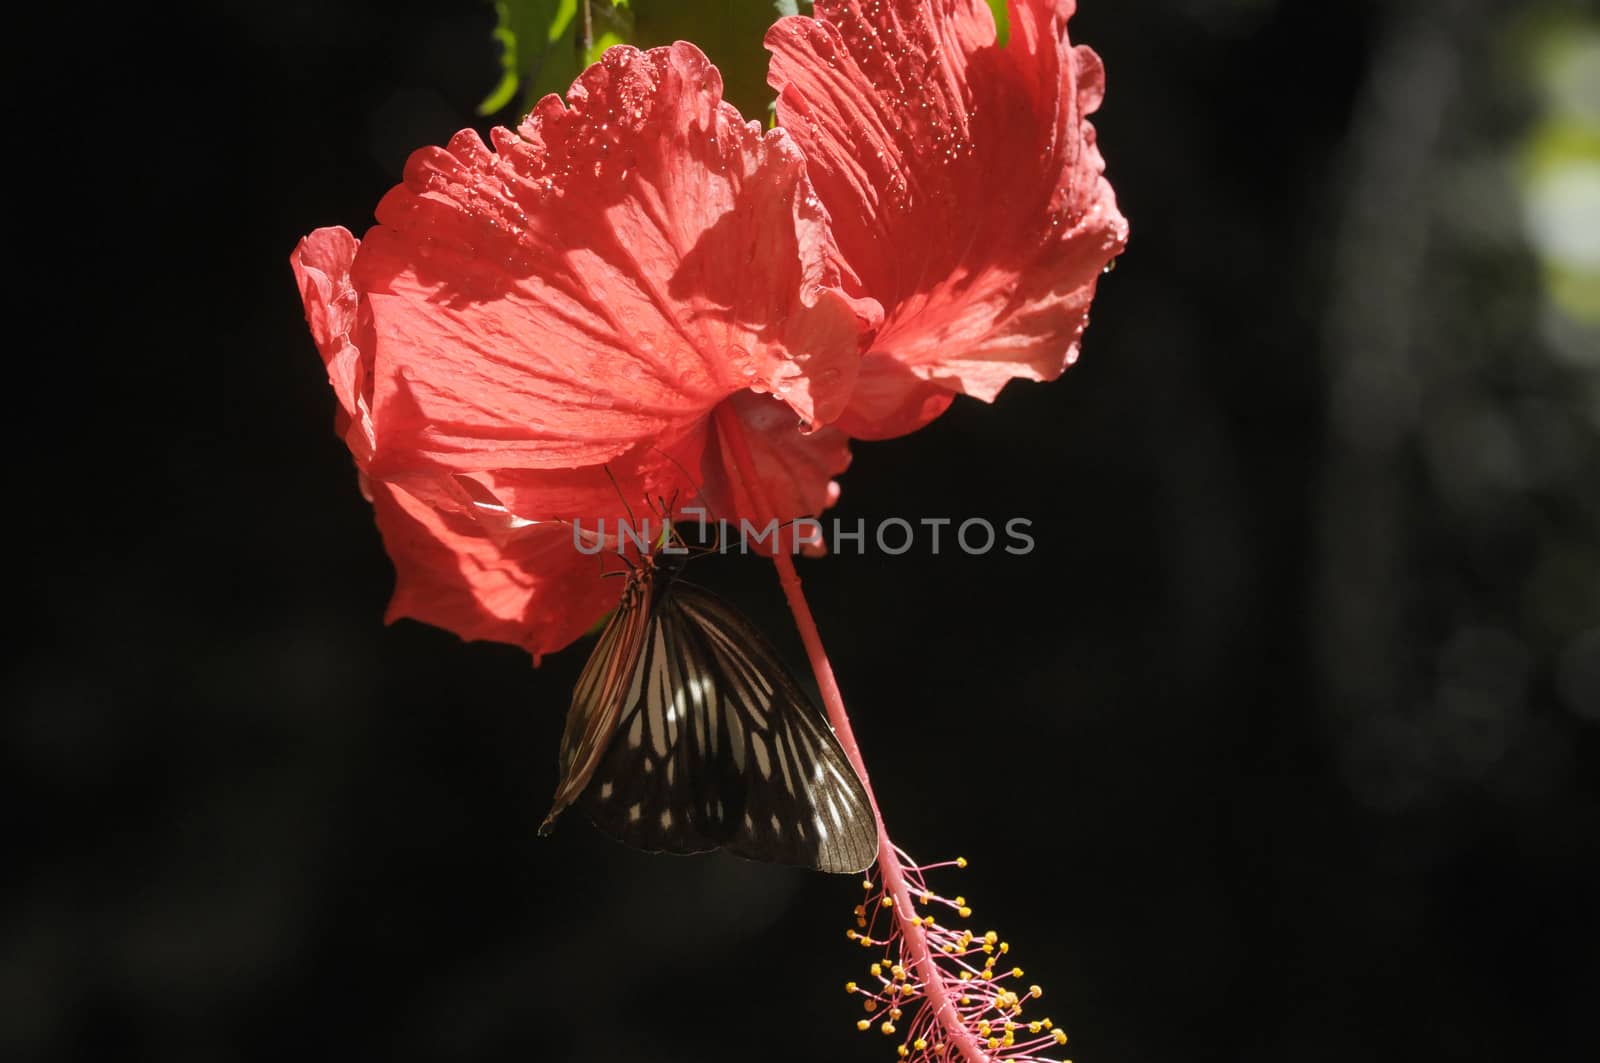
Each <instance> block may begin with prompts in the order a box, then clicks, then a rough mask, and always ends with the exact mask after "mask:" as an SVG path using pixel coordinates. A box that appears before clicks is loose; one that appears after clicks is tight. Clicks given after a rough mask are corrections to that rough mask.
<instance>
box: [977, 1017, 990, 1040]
mask: <svg viewBox="0 0 1600 1063" xmlns="http://www.w3.org/2000/svg"><path fill="white" fill-rule="evenodd" d="M978 1036H979V1037H988V1036H989V1023H988V1022H987V1021H984V1022H980V1023H978Z"/></svg>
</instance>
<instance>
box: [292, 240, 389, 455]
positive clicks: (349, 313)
mask: <svg viewBox="0 0 1600 1063" xmlns="http://www.w3.org/2000/svg"><path fill="white" fill-rule="evenodd" d="M359 246H360V242H359V241H358V240H357V239H356V238H355V237H354V236H352V235H351V234H350V231H349V230H348V229H344V228H342V227H338V226H335V227H332V228H327V229H318V230H316V231H315V232H313V233H312V234H311V235H309V236H307V237H305V238H304V239H303V240H301V241H300V243H299V244H298V245H297V246H296V247H295V249H294V252H293V253H292V254H291V255H290V256H289V265H290V267H291V268H292V269H293V270H294V276H295V281H296V282H297V283H298V284H299V286H300V299H301V301H302V302H303V303H304V304H305V311H306V323H307V324H308V325H310V326H311V338H312V339H313V340H315V341H316V344H317V350H318V352H320V353H321V355H322V361H323V364H324V365H326V366H327V369H328V382H329V383H330V384H332V385H333V393H334V397H335V398H337V399H338V401H339V417H338V421H337V424H336V428H337V430H338V432H339V435H340V436H341V437H343V438H344V440H345V443H346V444H347V445H348V446H349V447H350V452H351V454H353V455H354V456H355V459H356V463H357V464H358V465H361V464H365V463H366V461H367V459H369V458H370V457H371V456H372V415H371V391H370V387H369V386H370V376H369V374H368V372H367V369H366V366H365V365H363V363H362V361H361V353H362V349H363V344H365V349H366V350H368V351H370V350H371V338H370V337H371V330H372V314H371V312H370V310H368V308H367V307H366V306H365V305H364V304H363V303H362V302H361V299H360V295H359V293H358V292H357V291H356V290H355V286H354V285H352V284H351V282H350V266H351V264H352V263H353V262H354V261H355V257H356V250H357V248H358V247H359Z"/></svg>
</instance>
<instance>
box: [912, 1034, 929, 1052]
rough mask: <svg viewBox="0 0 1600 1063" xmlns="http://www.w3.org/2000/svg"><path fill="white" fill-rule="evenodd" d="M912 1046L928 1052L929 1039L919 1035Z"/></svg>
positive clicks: (919, 1050)
mask: <svg viewBox="0 0 1600 1063" xmlns="http://www.w3.org/2000/svg"><path fill="white" fill-rule="evenodd" d="M911 1047H912V1048H914V1049H916V1050H917V1051H918V1052H926V1051H927V1050H928V1041H927V1039H926V1038H923V1037H919V1038H917V1039H916V1040H915V1041H912V1042H911Z"/></svg>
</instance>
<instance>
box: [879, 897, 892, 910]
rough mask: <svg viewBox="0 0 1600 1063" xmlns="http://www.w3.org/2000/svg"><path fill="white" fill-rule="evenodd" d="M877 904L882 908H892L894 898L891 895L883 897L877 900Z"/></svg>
mask: <svg viewBox="0 0 1600 1063" xmlns="http://www.w3.org/2000/svg"><path fill="white" fill-rule="evenodd" d="M878 905H879V906H880V907H883V908H893V907H894V898H893V897H885V898H884V899H883V900H881V901H879V902H878Z"/></svg>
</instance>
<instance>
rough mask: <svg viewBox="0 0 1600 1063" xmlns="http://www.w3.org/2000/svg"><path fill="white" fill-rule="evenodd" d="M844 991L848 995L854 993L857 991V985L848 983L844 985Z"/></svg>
mask: <svg viewBox="0 0 1600 1063" xmlns="http://www.w3.org/2000/svg"><path fill="white" fill-rule="evenodd" d="M844 991H845V992H846V993H854V992H855V991H856V984H855V983H854V982H846V983H845V984H844Z"/></svg>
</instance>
